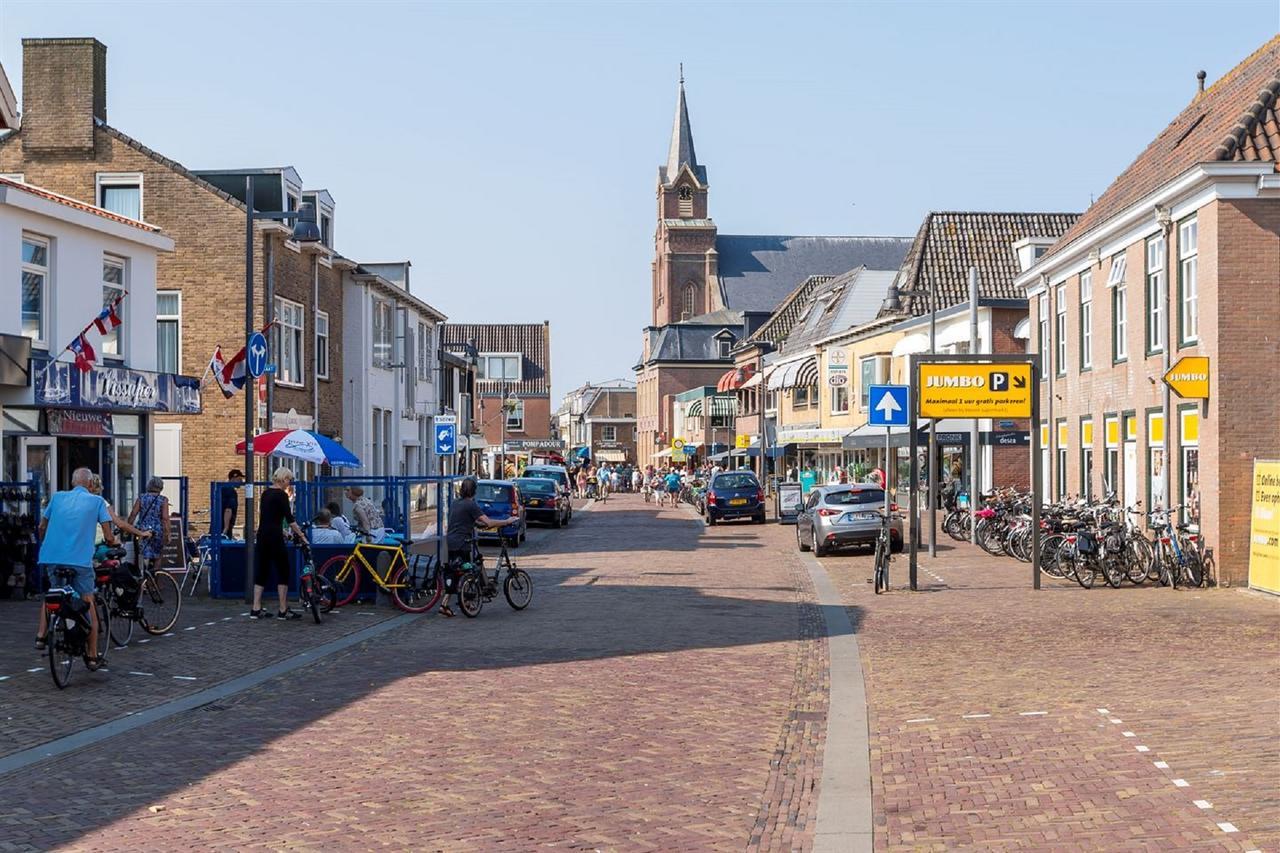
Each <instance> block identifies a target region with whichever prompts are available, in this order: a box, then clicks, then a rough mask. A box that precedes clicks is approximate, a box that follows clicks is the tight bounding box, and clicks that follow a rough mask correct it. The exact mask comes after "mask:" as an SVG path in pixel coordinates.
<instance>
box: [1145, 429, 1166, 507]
mask: <svg viewBox="0 0 1280 853" xmlns="http://www.w3.org/2000/svg"><path fill="white" fill-rule="evenodd" d="M1164 465H1165V458H1164V414H1163V413H1161V412H1160V411H1158V410H1157V411H1154V412H1147V506H1149V507H1151V508H1152V509H1156V508H1157V507H1158V508H1161V509H1163V508H1164V507H1165V498H1164Z"/></svg>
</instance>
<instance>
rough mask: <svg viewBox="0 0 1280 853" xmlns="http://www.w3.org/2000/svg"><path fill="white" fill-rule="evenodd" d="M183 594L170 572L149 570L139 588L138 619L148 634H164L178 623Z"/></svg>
mask: <svg viewBox="0 0 1280 853" xmlns="http://www.w3.org/2000/svg"><path fill="white" fill-rule="evenodd" d="M181 612H182V596H181V595H180V594H179V593H178V582H177V581H176V580H174V579H173V575H171V574H169V573H168V572H147V573H146V574H145V575H144V576H143V578H142V588H141V589H139V590H138V621H139V622H141V623H142V629H143V630H144V631H146V632H147V633H148V634H164V633H166V632H167V631H170V630H172V628H173V626H174V625H176V624H178V614H179V613H181Z"/></svg>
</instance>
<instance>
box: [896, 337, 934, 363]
mask: <svg viewBox="0 0 1280 853" xmlns="http://www.w3.org/2000/svg"><path fill="white" fill-rule="evenodd" d="M928 351H929V336H928V335H926V334H925V333H923V332H917V333H915V334H911V335H907V336H906V337H905V338H903V339H902V340H900V341H898V342H897V343H896V344H894V345H893V357H894V358H898V357H900V356H904V355H915V354H916V353H918V352H928Z"/></svg>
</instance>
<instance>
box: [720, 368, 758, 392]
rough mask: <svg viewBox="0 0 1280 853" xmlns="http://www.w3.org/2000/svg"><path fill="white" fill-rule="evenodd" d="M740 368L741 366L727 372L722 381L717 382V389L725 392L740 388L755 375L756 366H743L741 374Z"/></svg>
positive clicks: (721, 378)
mask: <svg viewBox="0 0 1280 853" xmlns="http://www.w3.org/2000/svg"><path fill="white" fill-rule="evenodd" d="M738 370H739V368H737V367H735V368H734V369H733V370H730V371H728V372H726V373H725V375H724V376H721V377H720V381H719V382H717V383H716V391H718V392H719V393H721V394H723V393H724V392H726V391H736V390H738V389H739V388H741V387H742V384H743V383H744V382H746V381H747V380H748V379H750V378H751V377H752V376H754V375H755V372H756V366H755V365H754V364H748V365H747V366H746V367H743V368H741V370H742V372H741V374H739V372H738Z"/></svg>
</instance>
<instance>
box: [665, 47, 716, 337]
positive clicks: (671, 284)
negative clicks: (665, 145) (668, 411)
mask: <svg viewBox="0 0 1280 853" xmlns="http://www.w3.org/2000/svg"><path fill="white" fill-rule="evenodd" d="M708 189H709V186H708V184H707V170H706V167H705V166H702V165H700V164H699V163H698V156H697V154H696V153H695V152H694V148H693V128H692V127H691V126H690V124H689V107H688V104H687V103H686V101H685V94H684V71H683V69H682V70H681V73H680V84H679V90H678V92H677V96H676V117H675V122H674V123H673V125H672V128H671V145H670V148H669V149H668V150H667V162H666V165H664V166H659V167H658V193H657V195H658V227H657V231H656V232H655V234H654V258H653V325H655V326H666V325H668V324H670V323H678V322H680V321H681V320H688V319H691V318H693V317H697V316H699V315H701V314H707V313H710V312H712V311H715V310H717V309H719V308H722V307H724V306H723V302H722V299H721V296H720V288H719V279H718V278H717V275H716V225H715V223H714V222H712V221H711V218H710V216H708V215H707V190H708Z"/></svg>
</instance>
